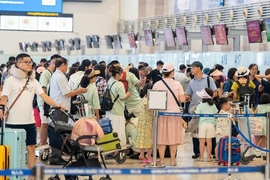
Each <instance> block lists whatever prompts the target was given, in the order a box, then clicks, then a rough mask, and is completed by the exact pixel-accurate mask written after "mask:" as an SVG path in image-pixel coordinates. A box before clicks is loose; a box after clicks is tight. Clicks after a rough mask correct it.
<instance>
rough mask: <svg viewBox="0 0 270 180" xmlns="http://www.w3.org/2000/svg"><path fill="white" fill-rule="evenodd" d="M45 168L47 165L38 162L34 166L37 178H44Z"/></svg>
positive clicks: (37, 179)
mask: <svg viewBox="0 0 270 180" xmlns="http://www.w3.org/2000/svg"><path fill="white" fill-rule="evenodd" d="M44 169H45V167H44V166H43V165H42V164H37V165H36V166H35V167H34V168H33V176H34V177H35V180H44Z"/></svg>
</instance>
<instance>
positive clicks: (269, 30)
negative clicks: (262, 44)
mask: <svg viewBox="0 0 270 180" xmlns="http://www.w3.org/2000/svg"><path fill="white" fill-rule="evenodd" d="M264 24H265V30H266V37H267V41H268V42H270V19H265V20H264Z"/></svg>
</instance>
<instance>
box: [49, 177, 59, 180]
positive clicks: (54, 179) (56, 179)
mask: <svg viewBox="0 0 270 180" xmlns="http://www.w3.org/2000/svg"><path fill="white" fill-rule="evenodd" d="M48 180H60V178H59V177H58V176H57V177H56V176H55V177H49V178H48Z"/></svg>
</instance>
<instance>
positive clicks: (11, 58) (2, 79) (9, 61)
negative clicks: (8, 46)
mask: <svg viewBox="0 0 270 180" xmlns="http://www.w3.org/2000/svg"><path fill="white" fill-rule="evenodd" d="M14 63H15V57H14V56H10V57H9V58H8V62H7V63H6V64H7V66H6V68H4V70H3V73H2V77H1V82H2V83H3V82H4V81H5V79H6V76H7V75H8V71H7V69H8V67H10V66H11V65H13V64H14Z"/></svg>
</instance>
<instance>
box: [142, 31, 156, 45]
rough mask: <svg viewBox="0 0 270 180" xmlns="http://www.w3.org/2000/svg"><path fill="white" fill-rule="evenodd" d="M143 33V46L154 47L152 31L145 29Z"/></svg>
mask: <svg viewBox="0 0 270 180" xmlns="http://www.w3.org/2000/svg"><path fill="white" fill-rule="evenodd" d="M143 32H144V40H145V45H146V46H154V40H153V34H152V31H151V30H150V29H145V30H144V31H143Z"/></svg>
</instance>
